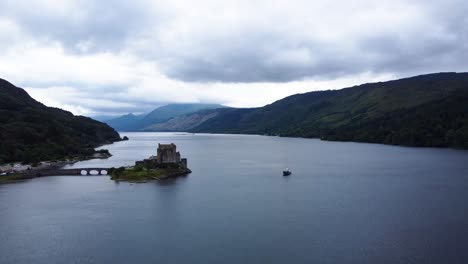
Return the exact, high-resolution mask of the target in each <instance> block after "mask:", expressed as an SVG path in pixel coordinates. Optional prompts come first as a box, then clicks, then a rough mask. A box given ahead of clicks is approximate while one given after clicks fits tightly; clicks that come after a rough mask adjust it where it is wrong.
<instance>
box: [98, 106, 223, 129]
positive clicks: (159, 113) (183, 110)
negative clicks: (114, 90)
mask: <svg viewBox="0 0 468 264" xmlns="http://www.w3.org/2000/svg"><path fill="white" fill-rule="evenodd" d="M218 108H225V106H223V105H219V104H199V103H193V104H168V105H164V106H161V107H158V108H156V109H154V110H153V111H151V112H149V113H148V114H143V115H134V114H131V113H130V114H126V115H123V116H120V117H117V118H114V119H110V120H107V121H105V122H106V123H107V124H108V125H110V126H112V127H113V128H114V129H116V130H118V131H160V130H157V129H158V126H157V124H161V123H163V122H166V121H168V120H170V119H172V118H174V117H178V116H181V115H186V114H190V113H194V112H197V111H203V110H208V109H218Z"/></svg>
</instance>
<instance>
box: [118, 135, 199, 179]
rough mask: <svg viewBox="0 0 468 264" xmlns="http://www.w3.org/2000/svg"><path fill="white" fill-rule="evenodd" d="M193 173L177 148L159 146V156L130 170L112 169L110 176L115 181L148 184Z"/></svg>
mask: <svg viewBox="0 0 468 264" xmlns="http://www.w3.org/2000/svg"><path fill="white" fill-rule="evenodd" d="M191 172H192V171H191V170H190V169H189V168H188V167H187V159H185V158H181V157H180V152H178V151H177V146H176V145H175V144H174V143H171V144H158V149H157V155H156V156H151V157H150V158H148V159H144V160H140V161H137V162H135V166H133V167H130V168H125V167H120V168H111V169H110V170H109V174H110V175H111V179H112V180H114V181H129V182H147V181H150V180H163V179H168V178H173V177H178V176H183V175H187V174H189V173H191Z"/></svg>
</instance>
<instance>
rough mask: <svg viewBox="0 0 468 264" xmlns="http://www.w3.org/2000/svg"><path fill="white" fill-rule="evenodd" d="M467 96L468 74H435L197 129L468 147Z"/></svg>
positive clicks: (297, 98)
mask: <svg viewBox="0 0 468 264" xmlns="http://www.w3.org/2000/svg"><path fill="white" fill-rule="evenodd" d="M467 93H468V73H439V74H429V75H422V76H416V77H412V78H406V79H401V80H395V81H389V82H380V83H370V84H364V85H360V86H355V87H351V88H346V89H341V90H329V91H318V92H310V93H305V94H297V95H293V96H289V97H286V98H284V99H282V100H279V101H276V102H274V103H273V104H270V105H267V106H265V107H261V108H251V109H229V110H228V111H226V112H225V113H222V114H220V115H218V116H216V117H214V118H212V119H209V120H207V121H206V122H204V123H202V124H201V125H199V126H197V127H196V128H194V129H192V131H193V132H211V133H250V134H268V135H280V136H296V137H317V138H322V139H327V140H343V141H361V142H375V143H386V144H395V145H407V146H435V147H457V148H468V99H467Z"/></svg>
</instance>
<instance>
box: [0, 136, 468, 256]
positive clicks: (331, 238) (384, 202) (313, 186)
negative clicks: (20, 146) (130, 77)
mask: <svg viewBox="0 0 468 264" xmlns="http://www.w3.org/2000/svg"><path fill="white" fill-rule="evenodd" d="M123 135H127V136H129V137H130V141H126V142H119V143H116V144H113V145H111V146H106V148H108V149H109V150H110V151H111V153H112V154H114V156H113V157H111V158H110V159H108V160H92V161H84V162H80V163H77V164H75V165H74V167H95V166H99V167H101V166H104V167H108V166H121V165H131V164H133V163H134V161H135V160H138V159H142V158H145V157H148V156H150V155H152V154H155V152H156V146H157V143H158V142H160V143H170V142H174V143H175V144H177V147H178V148H179V149H180V151H181V153H182V156H184V157H187V158H188V161H189V167H190V168H191V169H192V170H193V173H192V174H190V175H189V176H187V177H182V178H178V179H175V180H168V181H163V182H151V183H146V184H133V185H131V184H129V183H114V182H113V181H111V180H110V179H109V178H108V177H107V176H57V177H45V178H38V179H33V180H30V181H27V182H22V183H16V184H8V185H0V263H2V264H3V263H15V264H16V263H372V264H374V263H468V152H466V151H456V150H447V149H424V148H421V149H419V148H403V147H392V146H384V145H374V144H358V143H337V142H323V141H319V140H314V139H293V138H278V137H263V136H245V135H201V134H200V135H184V134H170V133H124V134H123ZM123 135H122V136H123ZM286 166H289V167H290V168H291V169H292V171H293V175H291V176H290V177H283V176H281V171H282V170H283V169H284V167H286Z"/></svg>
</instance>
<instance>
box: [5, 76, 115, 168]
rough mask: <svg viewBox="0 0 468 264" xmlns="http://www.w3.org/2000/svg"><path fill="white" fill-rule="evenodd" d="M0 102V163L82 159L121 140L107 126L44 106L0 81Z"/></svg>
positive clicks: (18, 89)
mask: <svg viewBox="0 0 468 264" xmlns="http://www.w3.org/2000/svg"><path fill="white" fill-rule="evenodd" d="M0 102H1V103H0V164H3V163H10V162H23V163H27V164H31V163H35V162H38V161H44V160H65V159H85V158H87V157H92V156H93V155H94V154H95V153H96V152H95V150H94V148H95V147H98V146H100V145H103V144H110V143H112V142H115V141H119V140H121V139H120V136H119V134H118V133H117V132H116V131H115V130H114V129H113V128H111V127H109V126H108V125H107V124H104V123H101V122H98V121H95V120H93V119H91V118H88V117H84V116H74V115H73V114H72V113H70V112H67V111H64V110H61V109H58V108H53V107H47V106H45V105H43V104H41V103H39V102H37V101H36V100H34V99H33V98H31V97H30V96H29V95H28V93H27V92H26V91H24V90H23V89H21V88H18V87H15V86H14V85H13V84H11V83H9V82H7V81H5V80H3V79H0ZM101 154H103V153H101Z"/></svg>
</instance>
